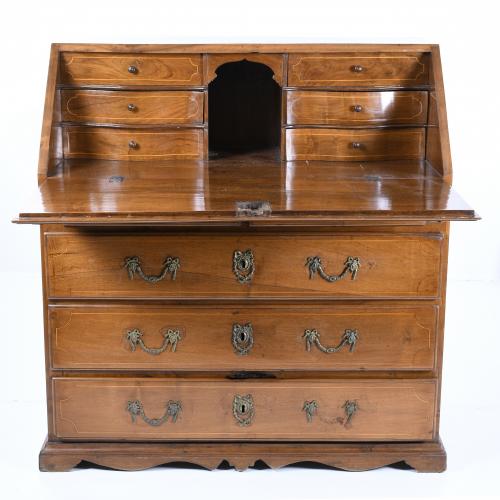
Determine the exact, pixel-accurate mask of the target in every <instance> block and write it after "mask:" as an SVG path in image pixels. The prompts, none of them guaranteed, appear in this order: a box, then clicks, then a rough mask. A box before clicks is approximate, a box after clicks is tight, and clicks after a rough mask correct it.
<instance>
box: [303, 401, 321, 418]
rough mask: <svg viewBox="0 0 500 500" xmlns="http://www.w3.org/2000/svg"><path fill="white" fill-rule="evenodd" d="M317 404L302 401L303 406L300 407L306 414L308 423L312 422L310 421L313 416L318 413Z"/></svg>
mask: <svg viewBox="0 0 500 500" xmlns="http://www.w3.org/2000/svg"><path fill="white" fill-rule="evenodd" d="M318 407H319V405H318V403H317V402H316V401H314V400H312V401H304V406H303V407H302V410H303V411H305V412H306V419H307V422H308V423H311V422H312V419H313V417H314V415H316V412H317V411H318Z"/></svg>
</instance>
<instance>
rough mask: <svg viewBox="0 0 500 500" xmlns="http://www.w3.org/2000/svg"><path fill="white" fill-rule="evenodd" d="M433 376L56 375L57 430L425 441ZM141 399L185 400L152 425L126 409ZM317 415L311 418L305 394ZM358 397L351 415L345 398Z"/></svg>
mask: <svg viewBox="0 0 500 500" xmlns="http://www.w3.org/2000/svg"><path fill="white" fill-rule="evenodd" d="M247 394H250V395H251V396H252V398H253V405H254V417H253V419H252V420H251V422H250V424H249V425H246V426H244V425H240V424H239V423H238V422H237V420H236V419H235V417H234V416H233V410H232V405H233V398H234V397H235V395H247ZM435 398H436V381H435V380H413V379H411V380H364V381H352V380H337V381H325V380H317V381H316V380H314V381H307V382H301V381H292V380H286V381H277V380H274V381H264V380H259V381H223V380H206V379H205V380H188V379H184V380H183V379H176V380H168V379H158V380H147V379H124V378H120V379H115V378H107V379H98V378H92V379H85V378H75V379H71V378H56V379H54V402H55V404H54V407H55V409H56V411H55V422H56V435H57V437H58V438H61V439H86V440H89V439H97V440H99V439H105V440H122V439H127V440H179V439H201V440H203V439H204V440H212V439H229V440H247V439H263V440H268V439H272V440H297V441H307V440H338V441H359V440H365V441H388V440H391V441H426V440H427V441H428V440H432V439H433V437H434V411H435V408H434V407H435ZM135 400H139V401H140V402H141V403H142V405H143V408H144V413H145V414H146V416H147V417H149V418H158V417H160V416H161V415H163V414H164V412H165V407H166V404H167V402H168V401H169V400H171V401H179V402H180V403H181V405H182V411H181V412H180V414H179V416H178V418H177V421H176V422H175V423H174V422H172V421H171V420H170V419H169V420H168V422H165V423H164V424H163V425H160V426H151V425H149V424H147V423H146V422H144V421H143V420H142V419H141V417H140V416H139V417H137V419H136V421H135V423H134V422H133V421H132V419H131V416H130V414H129V412H128V411H127V402H128V401H135ZM312 400H315V401H316V402H317V404H318V410H317V414H316V415H314V416H313V418H312V421H311V422H308V420H307V418H306V414H305V412H304V410H303V406H304V402H305V401H312ZM346 401H356V404H357V408H358V409H357V411H356V412H355V413H354V416H353V417H352V418H351V419H350V421H349V422H348V421H347V418H346V414H345V409H343V405H344V404H345V402H346Z"/></svg>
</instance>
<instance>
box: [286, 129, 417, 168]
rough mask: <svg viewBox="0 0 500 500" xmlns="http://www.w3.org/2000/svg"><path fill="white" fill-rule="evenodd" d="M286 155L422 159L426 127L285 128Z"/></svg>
mask: <svg viewBox="0 0 500 500" xmlns="http://www.w3.org/2000/svg"><path fill="white" fill-rule="evenodd" d="M285 142H286V159H287V160H289V161H291V160H327V161H338V160H342V161H356V160H421V159H423V155H424V152H425V129H424V128H401V129H385V130H373V129H371V130H370V129H364V130H356V129H355V130H353V129H333V128H332V129H328V128H327V129H325V128H293V129H285Z"/></svg>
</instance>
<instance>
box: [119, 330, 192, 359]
mask: <svg viewBox="0 0 500 500" xmlns="http://www.w3.org/2000/svg"><path fill="white" fill-rule="evenodd" d="M161 333H162V335H163V337H164V338H163V344H162V346H161V347H147V346H146V344H145V343H144V341H143V340H142V332H141V331H140V330H139V329H138V328H134V329H133V330H129V331H128V332H127V340H128V342H129V344H130V350H131V351H132V352H134V351H135V349H136V347H137V346H139V347H140V348H141V349H142V350H143V351H144V352H147V353H148V354H153V355H158V354H161V353H162V352H164V351H166V350H167V348H168V346H169V345H171V346H172V349H171V350H172V352H175V351H176V349H177V342H178V341H179V340H181V339H182V337H181V333H180V331H179V330H173V329H171V328H168V329H165V330H163V331H162V332H161Z"/></svg>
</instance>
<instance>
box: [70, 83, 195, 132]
mask: <svg viewBox="0 0 500 500" xmlns="http://www.w3.org/2000/svg"><path fill="white" fill-rule="evenodd" d="M61 94H62V120H64V121H67V122H78V123H81V122H93V123H115V124H117V123H125V124H147V125H149V124H153V125H159V124H186V123H187V124H189V123H190V124H201V123H203V100H204V99H203V97H204V95H203V92H195V91H182V90H181V91H174V90H171V91H167V92H154V91H151V92H125V91H112V90H111V91H110V90H63V91H62V92H61Z"/></svg>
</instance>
